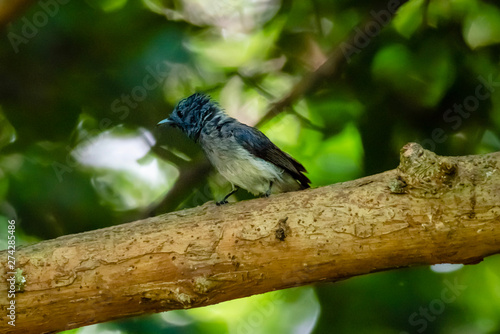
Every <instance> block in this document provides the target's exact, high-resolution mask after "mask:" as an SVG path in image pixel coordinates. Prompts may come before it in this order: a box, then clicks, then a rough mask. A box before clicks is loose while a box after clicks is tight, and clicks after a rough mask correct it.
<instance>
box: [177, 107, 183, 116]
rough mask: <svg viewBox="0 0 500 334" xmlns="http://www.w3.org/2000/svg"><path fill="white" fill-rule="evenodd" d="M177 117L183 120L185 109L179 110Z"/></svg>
mask: <svg viewBox="0 0 500 334" xmlns="http://www.w3.org/2000/svg"><path fill="white" fill-rule="evenodd" d="M177 115H178V116H179V117H180V118H183V117H184V109H179V110H177Z"/></svg>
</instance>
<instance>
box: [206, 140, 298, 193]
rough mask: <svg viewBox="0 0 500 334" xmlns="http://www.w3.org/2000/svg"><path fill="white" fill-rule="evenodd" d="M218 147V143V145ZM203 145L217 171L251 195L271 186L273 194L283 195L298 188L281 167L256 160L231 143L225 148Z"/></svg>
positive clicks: (223, 146)
mask: <svg viewBox="0 0 500 334" xmlns="http://www.w3.org/2000/svg"><path fill="white" fill-rule="evenodd" d="M219 144H220V143H219ZM224 144H225V145H217V146H216V147H214V145H206V144H205V145H202V146H203V149H204V150H205V153H206V155H207V157H208V159H209V160H210V162H211V163H212V164H213V165H214V167H215V168H216V169H217V170H218V171H219V173H220V174H221V175H222V176H223V177H224V178H226V179H227V180H228V181H229V182H231V183H232V184H233V185H236V186H238V187H241V188H243V189H246V190H248V191H249V192H251V193H252V194H254V195H260V194H264V193H266V192H267V191H268V190H269V186H270V184H271V182H272V183H273V186H272V192H273V193H277V192H285V191H292V190H298V189H299V188H300V186H299V184H298V183H297V181H295V180H294V179H293V178H292V177H291V176H290V174H288V173H286V172H285V171H284V170H283V169H282V168H280V167H278V166H276V165H274V164H272V163H270V162H267V161H265V160H263V159H260V158H257V157H255V156H254V155H252V154H251V153H249V152H248V151H247V150H245V149H244V148H243V147H241V146H239V145H236V144H234V143H232V142H230V144H229V145H228V143H227V142H224Z"/></svg>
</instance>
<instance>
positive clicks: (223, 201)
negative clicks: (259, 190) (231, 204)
mask: <svg viewBox="0 0 500 334" xmlns="http://www.w3.org/2000/svg"><path fill="white" fill-rule="evenodd" d="M238 189H240V188H239V187H238V186H234V187H233V190H231V192H230V193H229V194H227V195H226V196H225V197H224V199H223V200H222V201H219V202H216V203H215V204H217V205H222V204H227V199H228V198H229V196H231V195H232V194H234V193H235V192H237V191H238Z"/></svg>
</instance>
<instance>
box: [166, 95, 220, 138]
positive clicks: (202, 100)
mask: <svg viewBox="0 0 500 334" xmlns="http://www.w3.org/2000/svg"><path fill="white" fill-rule="evenodd" d="M220 111H221V110H220V108H219V106H218V105H217V103H215V102H213V101H211V100H210V97H209V96H207V95H205V94H202V93H195V94H193V95H191V96H189V97H187V98H185V99H183V100H181V101H180V102H179V103H178V104H177V106H176V107H175V109H174V111H173V112H172V113H171V114H170V116H169V117H168V118H166V119H164V120H163V121H161V122H159V123H158V125H165V124H166V125H170V126H173V127H177V128H179V129H181V130H182V131H183V132H184V133H185V134H186V135H187V136H188V137H189V138H191V139H193V140H195V141H197V140H198V137H199V136H200V132H201V129H202V128H203V126H204V125H205V123H206V122H207V121H209V120H210V119H212V118H213V117H214V116H215V115H216V114H217V113H218V112H220Z"/></svg>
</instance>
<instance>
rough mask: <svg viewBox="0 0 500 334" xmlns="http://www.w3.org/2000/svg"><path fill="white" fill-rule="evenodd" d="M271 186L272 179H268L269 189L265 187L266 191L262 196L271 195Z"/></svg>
mask: <svg viewBox="0 0 500 334" xmlns="http://www.w3.org/2000/svg"><path fill="white" fill-rule="evenodd" d="M272 187H273V181H270V182H269V189H267V191H266V193H265V194H264V196H266V197H269V196H271V188H272Z"/></svg>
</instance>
